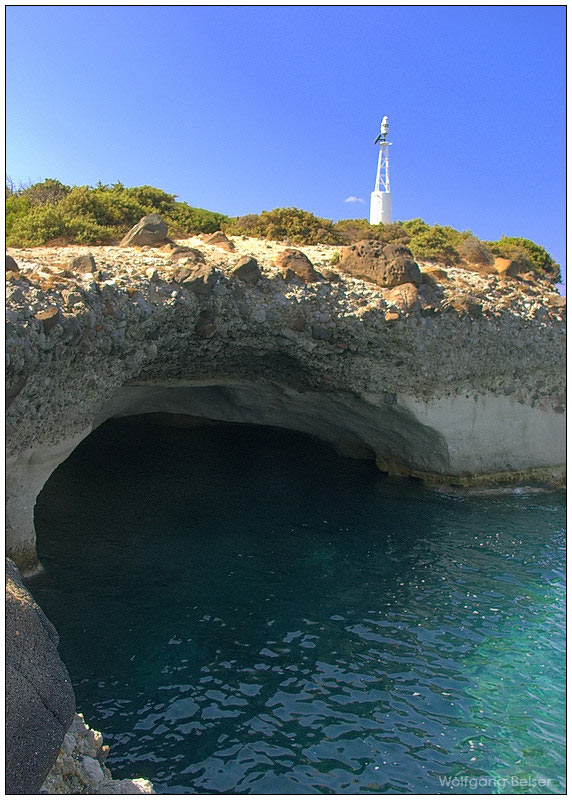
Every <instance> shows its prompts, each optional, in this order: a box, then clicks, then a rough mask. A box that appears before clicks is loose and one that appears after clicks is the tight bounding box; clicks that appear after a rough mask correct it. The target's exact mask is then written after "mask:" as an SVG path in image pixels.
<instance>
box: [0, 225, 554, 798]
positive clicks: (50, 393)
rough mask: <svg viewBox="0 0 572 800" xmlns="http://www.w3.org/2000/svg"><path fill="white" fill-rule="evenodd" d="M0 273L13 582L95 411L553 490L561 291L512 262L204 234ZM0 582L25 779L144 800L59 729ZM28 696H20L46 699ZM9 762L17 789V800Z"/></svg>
mask: <svg viewBox="0 0 572 800" xmlns="http://www.w3.org/2000/svg"><path fill="white" fill-rule="evenodd" d="M6 280H7V287H6V295H7V310H6V318H7V324H6V357H7V373H6V399H7V406H8V409H7V415H6V450H7V482H6V516H7V554H8V555H9V556H10V557H11V558H12V559H13V560H14V561H15V562H16V564H17V565H18V567H19V568H20V569H21V570H22V571H23V572H24V574H28V575H29V574H32V573H33V572H34V571H35V570H36V569H38V568H39V563H38V560H37V556H36V550H35V530H34V505H35V502H36V498H37V495H38V493H39V492H40V491H41V489H42V487H43V485H44V484H45V482H46V481H47V480H48V479H49V476H50V475H51V473H52V472H53V471H54V469H56V467H57V466H58V465H59V464H60V463H62V462H63V461H64V460H65V459H66V458H67V457H68V455H69V454H70V453H71V452H72V451H73V450H74V449H75V447H76V446H77V445H78V444H79V442H80V441H81V440H82V439H83V438H85V436H87V435H89V433H90V432H91V431H92V430H94V429H95V428H96V427H97V426H98V425H100V424H102V423H103V422H104V421H105V420H106V419H109V418H111V417H117V416H123V415H132V414H147V413H154V414H156V413H161V414H165V413H167V414H171V415H172V414H180V415H183V416H184V417H186V418H188V417H196V418H202V419H205V418H206V419H212V420H224V421H233V422H240V423H255V424H264V425H274V426H278V427H284V428H290V429H293V430H298V431H302V432H305V433H307V434H310V435H312V436H316V437H318V438H320V439H323V440H324V441H327V442H330V443H331V444H332V445H334V446H335V447H336V448H337V449H338V450H339V451H340V452H342V453H344V454H346V455H348V456H351V457H354V458H370V459H375V461H376V463H377V465H378V466H379V468H380V469H381V470H384V471H386V472H389V473H394V474H401V475H409V476H414V477H419V478H422V479H423V480H425V481H427V482H428V483H432V484H436V485H438V486H477V487H478V486H489V487H490V486H497V487H498V486H511V485H518V484H523V483H524V484H537V485H538V484H545V485H552V486H554V485H560V484H561V483H562V482H563V480H564V469H565V468H564V462H565V414H564V410H565V341H566V338H565V337H566V332H565V314H566V308H565V306H566V301H565V299H564V298H562V297H560V295H559V294H558V293H557V292H556V290H555V287H554V284H553V283H551V282H550V281H549V280H548V279H547V278H544V277H538V276H537V275H533V274H532V273H527V274H521V273H520V271H519V267H518V265H517V264H514V263H510V262H504V261H503V260H502V259H497V261H496V262H495V263H494V264H492V265H488V266H487V267H483V266H482V265H480V266H479V265H471V264H464V265H457V266H455V267H443V266H437V265H435V264H429V263H419V264H417V263H415V262H414V261H413V259H412V257H411V254H410V253H409V252H408V251H407V249H406V248H403V247H398V246H394V245H385V246H384V245H381V244H378V243H372V242H362V243H359V244H358V245H356V246H353V247H348V248H336V247H333V246H326V245H316V246H312V247H296V248H292V247H290V246H289V244H288V243H277V242H270V241H265V240H257V239H249V238H247V237H227V236H226V235H224V234H222V233H217V234H213V235H212V236H210V237H191V238H189V239H185V240H181V241H177V242H172V241H167V242H166V243H162V244H161V245H160V246H150V245H143V246H132V245H130V244H129V243H127V244H126V245H123V246H114V247H91V248H89V251H88V250H87V248H85V247H79V246H62V247H57V246H54V247H42V248H34V249H10V251H9V254H8V257H7V262H6ZM10 570H12V567H9V569H8V585H9V586H11V587H12V588H11V589H10V592H11V594H10V593H9V596H10V598H11V602H12V605H13V606H14V608H15V609H19V608H20V607H21V606H20V605H19V603H21V602H22V603H24V606H25V607H26V608H27V609H28V611H27V613H28V612H29V615H30V620H32V622H30V625H32V629H33V630H34V631H36V633H34V634H33V635H32V633H30V634H29V635H27V636H26V637H24V639H26V642H27V646H28V645H30V642H31V643H32V649H33V646H35V645H34V642H35V641H38V642H40V643H39V644H38V647H39V648H40V650H41V651H42V652H43V653H45V654H47V655H46V658H48V660H49V661H50V664H51V668H52V670H53V673H54V675H56V676H57V680H58V686H59V687H60V689H59V691H60V693H61V695H62V697H64V698H65V702H64V701H62V703H63V705H64V706H65V713H63V712H61V713H60V712H58V713H59V717H58V718H57V720H58V722H57V725H56V726H55V727H54V725H53V724H52V722H53V719H54V718H53V715H52V717H50V716H49V715H48V719H49V720H52V722H46V725H47V728H46V731H48V728H49V731H48V732H47V733H42V731H39V733H38V736H39V737H40V739H41V741H40V743H39V744H38V747H36V749H35V750H34V747H35V744H34V742H35V741H36V740H35V739H34V740H33V741H32V740H31V739H30V737H29V736H28V739H30V741H27V739H26V736H27V734H26V732H25V730H24V732H23V733H22V731H21V730H20V728H18V725H19V724H20V722H21V719H20V717H21V714H20V712H19V711H18V707H19V706H18V697H19V694H18V692H19V691H20V690H19V689H18V690H17V691H16V693H15V694H13V695H12V698H13V708H12V710H10V711H8V712H7V719H10V718H12V721H13V723H14V725H15V726H16V727H15V729H14V730H15V732H14V741H15V742H18V743H19V744H18V745H17V746H18V747H20V746H24V748H25V750H26V754H27V755H26V758H29V759H31V760H32V761H34V759H36V757H37V756H38V753H40V751H41V753H40V756H41V757H40V761H41V763H40V762H38V766H37V772H38V774H40V773H41V774H42V778H41V780H43V776H45V775H46V773H47V770H48V769H49V767H50V765H51V764H53V761H54V759H56V763H55V765H54V766H53V767H52V769H51V771H50V773H49V775H48V777H47V779H46V780H45V782H44V784H43V788H42V792H43V793H56V794H70V793H71V794H102V793H106V794H150V793H153V789H152V786H151V785H150V784H149V783H148V782H147V781H145V780H143V779H134V780H132V781H114V780H113V779H112V777H111V774H110V772H109V770H108V769H107V767H106V766H105V764H104V762H105V756H106V748H105V746H104V745H103V742H102V739H101V734H99V733H97V732H96V731H92V730H90V729H89V728H88V727H87V726H86V725H85V722H84V720H83V718H82V717H81V715H76V716H75V717H73V719H72V714H73V702H72V701H71V700H70V686H69V677H68V676H67V672H66V670H65V668H64V667H63V665H61V662H60V661H59V659H58V657H57V653H56V652H55V646H56V645H57V634H56V633H55V631H54V630H53V627H52V626H50V623H49V622H48V621H47V620H45V617H43V615H42V614H41V612H40V611H39V609H38V608H37V606H35V604H34V603H33V600H32V599H31V598H30V597H29V595H26V592H25V590H24V589H23V587H21V586H20V585H19V584H18V582H17V579H16V578H15V577H14V574H13V573H12V572H10ZM10 581H12V583H10ZM14 581H16V582H15V583H14ZM18 586H20V588H18ZM14 587H15V588H14ZM11 619H12V623H11V624H12V626H13V627H14V625H17V624H19V623H18V620H19V619H20V617H19V616H18V613H17V611H15V612H14V613H13V614H12V617H11ZM32 629H31V630H32ZM38 631H39V632H38ZM17 635H18V636H19V633H18V634H17V633H14V637H13V639H12V640H11V642H10V643H9V646H11V652H12V653H13V656H14V659H15V664H16V667H15V669H16V672H18V671H19V670H22V669H23V670H24V673H25V671H26V669H27V667H26V664H28V663H33V661H34V659H29V658H28V655H27V652H28V651H27V650H26V648H25V647H22V644H23V640H18V638H17ZM38 637H39V638H38ZM40 640H41V641H40ZM17 680H19V678H18V679H17ZM18 685H19V684H18ZM37 685H38V687H39V688H38V691H39V695H38V697H34V698H32V699H31V700H25V701H23V705H24V706H26V704H27V703H28V702H32V703H36V705H38V704H39V705H38V708H40V709H41V708H42V707H46V706H45V703H43V700H42V697H43V694H42V693H44V694H45V687H44V684H43V682H42V678H41V676H37ZM48 694H49V692H48ZM14 698H15V700H14ZM55 702H56V704H57V702H59V701H57V697H56V701H55ZM70 703H71V705H70ZM60 705H61V704H60ZM58 707H59V706H58ZM47 708H49V706H47ZM60 711H61V708H60ZM26 713H27V712H26ZM38 713H39V712H38ZM26 718H27V717H26ZM70 720H71V727H69V724H70ZM66 731H67V733H66ZM42 737H43V739H42ZM32 738H33V737H32ZM36 738H37V737H36ZM62 738H63V744H62V746H61V748H60V749H59V754H58V747H59V743H60V742H61V740H62ZM42 742H43V743H44V744H45V746H44V744H42ZM30 748H31V749H30ZM42 759H43V760H42ZM20 763H25V759H24V760H22V758H20V756H17V757H15V761H14V759H13V764H12V766H13V768H15V773H16V774H15V775H14V776H13V780H14V784H13V785H14V786H18V787H20V788H19V791H27V790H26V789H24V790H22V788H21V786H20V783H19V781H24V782H25V781H26V780H27V776H26V775H25V774H24V772H23V770H22V769H21V768H20V767H19V764H20ZM18 769H20V772H18ZM22 785H24V784H22ZM38 785H39V783H38Z"/></svg>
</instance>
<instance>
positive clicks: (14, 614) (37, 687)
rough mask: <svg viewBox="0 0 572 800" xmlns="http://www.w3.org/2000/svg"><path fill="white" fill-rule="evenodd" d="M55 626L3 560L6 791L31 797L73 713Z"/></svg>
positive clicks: (73, 700)
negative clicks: (4, 566)
mask: <svg viewBox="0 0 572 800" xmlns="http://www.w3.org/2000/svg"><path fill="white" fill-rule="evenodd" d="M57 646H58V635H57V633H56V630H55V628H54V626H53V625H52V624H51V622H49V620H48V619H47V618H46V616H45V614H44V613H43V611H42V610H41V609H40V608H39V606H38V605H37V604H36V603H35V602H34V600H33V598H32V597H31V595H30V594H29V592H28V591H27V589H26V588H25V587H24V585H23V584H22V581H21V578H20V574H19V572H18V570H17V569H16V567H15V566H14V564H13V563H12V562H11V561H10V560H8V559H7V560H6V792H7V793H8V794H35V793H37V792H38V791H39V789H40V786H41V785H42V783H43V781H44V779H45V777H46V775H47V774H48V771H49V769H50V768H51V766H52V764H53V763H54V761H55V760H56V757H57V755H58V752H59V749H60V745H61V743H62V741H63V739H64V736H65V733H66V731H67V729H68V728H69V726H70V723H71V721H72V719H73V716H74V712H75V698H74V693H73V689H72V686H71V683H70V679H69V675H68V673H67V670H66V668H65V666H64V665H63V663H62V662H61V660H60V657H59V654H58V651H57Z"/></svg>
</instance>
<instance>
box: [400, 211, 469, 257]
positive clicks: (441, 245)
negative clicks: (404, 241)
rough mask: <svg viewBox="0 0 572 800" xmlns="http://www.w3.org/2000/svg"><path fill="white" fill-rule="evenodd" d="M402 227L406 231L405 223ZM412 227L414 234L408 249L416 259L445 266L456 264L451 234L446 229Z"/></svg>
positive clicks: (438, 227) (455, 251)
mask: <svg viewBox="0 0 572 800" xmlns="http://www.w3.org/2000/svg"><path fill="white" fill-rule="evenodd" d="M414 222H416V220H414ZM424 225H425V223H424ZM404 227H405V229H406V230H407V223H404ZM412 227H413V229H414V230H415V231H416V232H415V233H414V234H413V235H412V236H411V239H410V240H409V244H408V247H409V249H410V250H411V252H412V253H413V256H414V257H415V258H416V259H418V260H421V261H433V262H435V263H437V264H445V265H452V264H456V263H457V262H458V261H459V255H458V253H457V250H456V248H455V246H454V244H453V243H452V237H451V234H450V232H449V231H448V230H447V229H446V228H443V227H442V226H441V225H433V226H429V225H425V227H424V228H422V227H421V226H419V225H416V226H412ZM451 230H452V229H451ZM408 233H409V230H408ZM455 233H457V231H455Z"/></svg>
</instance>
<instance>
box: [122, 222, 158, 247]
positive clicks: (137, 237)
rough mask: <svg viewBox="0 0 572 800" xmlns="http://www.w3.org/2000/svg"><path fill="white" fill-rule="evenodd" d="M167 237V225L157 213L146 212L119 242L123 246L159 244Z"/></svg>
mask: <svg viewBox="0 0 572 800" xmlns="http://www.w3.org/2000/svg"><path fill="white" fill-rule="evenodd" d="M166 238H167V226H166V225H165V223H164V222H163V220H162V218H161V217H160V216H159V214H148V215H147V216H146V217H143V218H142V219H140V220H139V222H138V223H137V225H134V226H133V227H132V228H131V230H130V231H129V233H127V234H125V236H124V237H123V239H122V240H121V242H120V244H121V245H123V246H129V245H131V246H135V245H137V246H139V247H141V246H143V245H145V244H161V243H162V242H164V241H165V239H166Z"/></svg>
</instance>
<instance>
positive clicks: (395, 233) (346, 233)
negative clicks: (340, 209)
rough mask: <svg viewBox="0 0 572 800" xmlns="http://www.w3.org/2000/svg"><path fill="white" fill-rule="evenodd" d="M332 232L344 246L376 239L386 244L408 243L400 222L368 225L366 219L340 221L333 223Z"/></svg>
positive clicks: (407, 237)
mask: <svg viewBox="0 0 572 800" xmlns="http://www.w3.org/2000/svg"><path fill="white" fill-rule="evenodd" d="M334 230H335V231H336V232H337V233H339V234H340V235H341V236H342V238H343V240H344V242H345V243H346V244H354V243H355V242H359V241H362V240H363V239H376V240H378V241H380V242H385V243H386V244H390V243H391V242H396V243H397V242H398V243H399V244H407V242H408V241H409V236H408V235H407V233H406V231H405V230H404V228H403V226H402V224H401V222H390V223H387V224H384V223H383V222H380V223H379V225H370V224H369V222H368V221H367V219H340V220H338V221H337V222H335V223H334Z"/></svg>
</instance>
